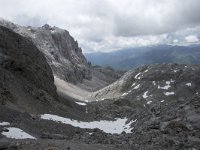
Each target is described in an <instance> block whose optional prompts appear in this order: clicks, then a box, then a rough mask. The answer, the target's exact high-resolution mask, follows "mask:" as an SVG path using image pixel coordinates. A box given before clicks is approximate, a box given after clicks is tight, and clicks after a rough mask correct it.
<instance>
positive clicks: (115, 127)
mask: <svg viewBox="0 0 200 150" xmlns="http://www.w3.org/2000/svg"><path fill="white" fill-rule="evenodd" d="M41 119H46V120H52V121H56V122H61V123H64V124H70V125H72V126H74V127H79V128H84V129H95V128H98V129H100V130H103V131H104V132H105V133H111V134H114V133H116V134H121V133H122V132H123V131H124V132H126V133H131V130H132V129H133V128H132V127H131V124H132V123H134V122H136V121H137V119H136V120H133V121H130V122H129V123H126V122H127V120H128V119H127V118H122V119H121V118H116V119H115V121H107V120H100V121H92V122H82V121H78V120H72V119H69V118H64V117H60V116H57V115H52V114H44V115H41Z"/></svg>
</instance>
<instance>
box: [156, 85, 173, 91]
mask: <svg viewBox="0 0 200 150" xmlns="http://www.w3.org/2000/svg"><path fill="white" fill-rule="evenodd" d="M170 87H171V86H170V85H169V84H168V85H166V86H163V87H161V86H160V85H159V86H158V89H163V90H168V89H169V88H170Z"/></svg>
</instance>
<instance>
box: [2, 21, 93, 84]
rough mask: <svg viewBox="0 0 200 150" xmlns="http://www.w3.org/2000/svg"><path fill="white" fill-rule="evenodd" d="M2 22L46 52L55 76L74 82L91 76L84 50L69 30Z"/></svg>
mask: <svg viewBox="0 0 200 150" xmlns="http://www.w3.org/2000/svg"><path fill="white" fill-rule="evenodd" d="M0 24H1V25H3V26H6V27H7V28H10V29H11V30H13V31H15V32H17V33H19V34H21V35H22V36H25V37H28V38H29V39H30V40H32V41H33V43H34V44H35V45H36V46H37V48H38V49H39V50H40V51H41V52H43V53H44V54H45V57H46V59H47V62H48V63H49V65H50V66H51V68H52V70H53V73H54V75H55V76H57V77H59V78H61V79H64V80H66V81H70V82H72V83H76V82H77V81H79V82H82V80H83V79H90V78H91V74H90V69H89V65H88V63H87V61H86V59H85V57H84V55H83V54H82V50H81V48H80V47H79V46H78V42H77V41H75V40H74V38H73V37H72V36H71V35H70V34H69V32H68V31H66V30H63V29H60V28H57V27H51V26H49V25H47V24H46V25H44V26H42V27H38V28H34V27H30V26H29V27H22V26H19V25H16V24H14V23H11V22H8V21H5V20H1V21H0Z"/></svg>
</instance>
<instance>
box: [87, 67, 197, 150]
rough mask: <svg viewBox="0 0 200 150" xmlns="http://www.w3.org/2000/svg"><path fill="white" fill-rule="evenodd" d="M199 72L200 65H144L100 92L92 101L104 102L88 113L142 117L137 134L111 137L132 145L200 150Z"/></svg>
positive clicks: (134, 147) (133, 118)
mask: <svg viewBox="0 0 200 150" xmlns="http://www.w3.org/2000/svg"><path fill="white" fill-rule="evenodd" d="M199 74H200V66H199V65H177V64H157V65H150V66H149V65H147V66H143V67H140V68H137V69H135V70H132V71H129V72H127V73H126V74H125V75H124V76H123V77H122V78H121V79H119V80H118V81H116V82H115V83H113V84H111V85H109V86H108V87H105V88H103V89H102V90H99V91H97V92H95V93H94V94H93V95H92V98H91V100H97V101H98V102H92V104H93V105H92V106H91V107H89V108H88V111H89V113H95V114H96V117H97V118H98V117H100V118H102V117H104V118H115V117H124V116H126V117H128V118H129V119H130V120H136V121H135V123H133V124H132V125H133V130H132V131H133V133H132V134H131V135H128V134H124V135H123V136H120V137H118V138H117V137H116V138H114V139H113V137H112V136H107V138H106V139H110V140H111V139H113V142H115V143H118V144H120V143H124V145H130V147H131V149H199V146H200V136H199V134H200V101H199V100H200V94H199V93H200V77H199ZM117 139H118V140H117ZM119 139H120V140H122V141H120V140H119ZM104 142H106V141H104Z"/></svg>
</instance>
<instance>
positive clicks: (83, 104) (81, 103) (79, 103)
mask: <svg viewBox="0 0 200 150" xmlns="http://www.w3.org/2000/svg"><path fill="white" fill-rule="evenodd" d="M75 103H76V104H78V105H82V106H85V105H87V104H86V103H83V102H75Z"/></svg>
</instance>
